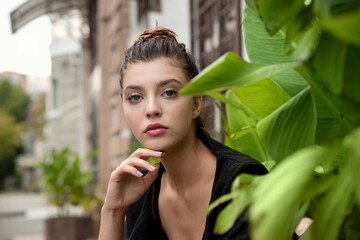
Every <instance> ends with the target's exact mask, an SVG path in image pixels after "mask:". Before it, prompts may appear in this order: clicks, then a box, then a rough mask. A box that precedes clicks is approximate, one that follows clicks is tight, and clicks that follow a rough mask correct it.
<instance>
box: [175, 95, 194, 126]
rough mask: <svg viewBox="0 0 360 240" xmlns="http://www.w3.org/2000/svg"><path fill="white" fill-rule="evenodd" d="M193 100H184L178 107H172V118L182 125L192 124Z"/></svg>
mask: <svg viewBox="0 0 360 240" xmlns="http://www.w3.org/2000/svg"><path fill="white" fill-rule="evenodd" d="M192 110H193V108H192V100H191V99H182V101H180V102H179V103H178V104H176V106H172V107H171V109H170V111H171V116H173V118H174V120H175V121H181V123H182V124H184V125H185V124H187V123H191V121H192Z"/></svg>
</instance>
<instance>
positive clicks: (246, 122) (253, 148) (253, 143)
mask: <svg viewBox="0 0 360 240" xmlns="http://www.w3.org/2000/svg"><path fill="white" fill-rule="evenodd" d="M226 97H227V98H228V99H232V101H238V102H239V100H238V98H237V96H236V95H235V93H234V92H233V91H232V90H229V91H227V93H226ZM226 112H227V128H226V129H225V131H226V133H227V135H225V144H226V145H227V146H229V147H231V148H233V149H236V150H237V151H239V152H242V153H244V154H247V155H249V156H251V157H253V158H255V159H257V160H259V161H261V162H263V161H268V160H270V158H269V155H268V154H267V153H266V151H265V149H264V146H263V145H262V144H261V142H260V139H259V137H258V135H257V133H256V131H248V133H247V134H245V135H243V134H241V135H242V136H241V137H239V138H235V137H234V138H232V137H231V136H233V135H232V134H235V135H236V134H239V132H241V131H242V130H243V129H244V128H249V127H250V129H251V126H253V127H255V126H256V123H257V120H258V119H253V118H250V117H249V116H248V115H247V114H246V113H244V111H242V110H240V109H238V108H235V107H233V106H231V105H226Z"/></svg>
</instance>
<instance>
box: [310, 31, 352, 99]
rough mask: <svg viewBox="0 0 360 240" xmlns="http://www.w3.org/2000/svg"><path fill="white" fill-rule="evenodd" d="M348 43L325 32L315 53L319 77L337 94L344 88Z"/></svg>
mask: <svg viewBox="0 0 360 240" xmlns="http://www.w3.org/2000/svg"><path fill="white" fill-rule="evenodd" d="M346 50H347V44H345V43H344V42H340V41H338V40H336V39H334V38H332V37H331V36H329V35H328V34H323V35H322V37H321V40H320V44H319V47H318V49H317V51H316V53H315V55H314V60H313V61H314V68H315V73H316V75H317V79H319V80H320V81H321V82H323V83H324V84H325V85H327V86H328V87H329V89H330V90H331V91H332V92H333V93H335V94H336V95H340V93H341V92H342V89H343V85H344V81H343V77H344V66H345V57H346Z"/></svg>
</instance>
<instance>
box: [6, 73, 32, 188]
mask: <svg viewBox="0 0 360 240" xmlns="http://www.w3.org/2000/svg"><path fill="white" fill-rule="evenodd" d="M27 106H28V96H27V94H26V93H25V92H24V90H23V89H22V87H21V86H19V85H14V84H11V83H10V82H9V81H8V80H6V79H3V80H1V81H0V182H1V181H2V180H3V179H4V178H5V177H7V176H10V175H13V174H14V171H15V158H16V156H17V155H18V154H20V153H21V151H22V148H21V146H20V144H21V134H22V131H23V128H24V126H23V125H24V120H25V118H26V113H27Z"/></svg>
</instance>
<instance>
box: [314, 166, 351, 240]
mask: <svg viewBox="0 0 360 240" xmlns="http://www.w3.org/2000/svg"><path fill="white" fill-rule="evenodd" d="M349 171H350V169H349V168H347V169H342V171H341V173H340V175H339V176H338V179H337V181H336V182H335V186H333V188H332V189H331V190H330V191H329V193H328V194H327V195H326V197H324V199H323V200H322V201H321V202H320V203H319V207H318V209H317V213H316V214H315V218H314V223H313V225H314V226H313V234H314V239H329V240H332V239H333V240H335V239H338V236H339V232H340V228H341V225H342V223H343V221H344V218H345V217H346V215H347V214H348V213H349V210H350V209H351V206H352V205H353V189H352V187H351V186H352V184H353V182H352V180H353V179H352V175H351V174H349Z"/></svg>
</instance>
